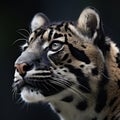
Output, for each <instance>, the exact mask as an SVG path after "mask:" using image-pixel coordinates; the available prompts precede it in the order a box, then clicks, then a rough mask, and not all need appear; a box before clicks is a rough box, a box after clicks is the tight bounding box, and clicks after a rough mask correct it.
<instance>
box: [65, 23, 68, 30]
mask: <svg viewBox="0 0 120 120" xmlns="http://www.w3.org/2000/svg"><path fill="white" fill-rule="evenodd" d="M67 30H68V23H66V24H65V31H67Z"/></svg>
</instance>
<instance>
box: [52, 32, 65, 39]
mask: <svg viewBox="0 0 120 120" xmlns="http://www.w3.org/2000/svg"><path fill="white" fill-rule="evenodd" d="M62 36H63V35H62V34H58V33H55V34H54V37H53V38H54V39H56V38H59V37H62Z"/></svg>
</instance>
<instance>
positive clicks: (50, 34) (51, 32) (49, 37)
mask: <svg viewBox="0 0 120 120" xmlns="http://www.w3.org/2000/svg"><path fill="white" fill-rule="evenodd" d="M52 34H53V29H51V30H50V32H49V35H48V41H50V40H51V37H52Z"/></svg>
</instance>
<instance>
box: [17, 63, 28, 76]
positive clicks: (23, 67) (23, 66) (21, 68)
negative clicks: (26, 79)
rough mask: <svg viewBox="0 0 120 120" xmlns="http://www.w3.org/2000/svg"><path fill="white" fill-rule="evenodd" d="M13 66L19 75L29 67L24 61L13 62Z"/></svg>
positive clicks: (24, 72) (22, 74)
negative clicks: (19, 62)
mask: <svg viewBox="0 0 120 120" xmlns="http://www.w3.org/2000/svg"><path fill="white" fill-rule="evenodd" d="M15 68H16V69H17V71H18V72H19V74H20V75H21V76H24V75H25V74H26V72H27V71H28V70H29V69H30V65H28V64H26V63H21V64H15Z"/></svg>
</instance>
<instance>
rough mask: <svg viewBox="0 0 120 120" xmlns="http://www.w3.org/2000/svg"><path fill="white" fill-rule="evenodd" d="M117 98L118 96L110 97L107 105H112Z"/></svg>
mask: <svg viewBox="0 0 120 120" xmlns="http://www.w3.org/2000/svg"><path fill="white" fill-rule="evenodd" d="M117 98H118V97H114V98H112V99H111V100H110V103H109V106H112V105H113V104H114V103H115V101H116V100H117Z"/></svg>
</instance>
